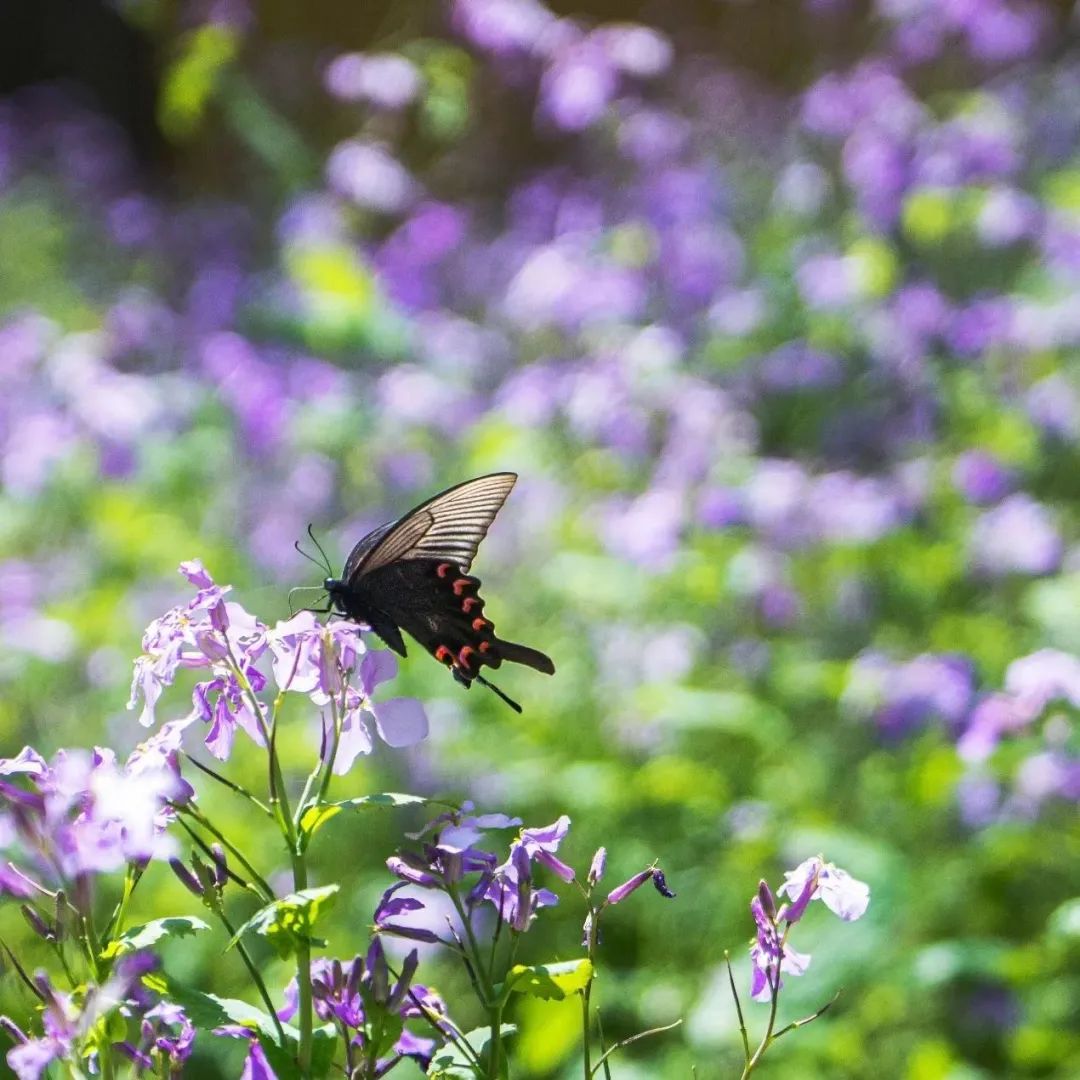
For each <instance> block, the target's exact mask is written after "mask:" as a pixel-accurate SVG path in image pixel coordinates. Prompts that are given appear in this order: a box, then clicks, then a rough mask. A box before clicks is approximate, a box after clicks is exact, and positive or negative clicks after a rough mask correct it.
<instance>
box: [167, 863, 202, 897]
mask: <svg viewBox="0 0 1080 1080" xmlns="http://www.w3.org/2000/svg"><path fill="white" fill-rule="evenodd" d="M169 865H170V866H171V867H172V871H173V873H174V874H175V875H176V876H177V877H178V878H179V879H180V881H181V883H182V884H183V885H184V886H185V888H187V889H188V891H189V892H192V893H194V894H195V895H196V896H202V894H203V887H202V883H201V882H200V881H199V879H198V878H197V877H196V876H195V875H194V874H193V873H192V872H191V871H190V870H189V869H188V868H187V867H186V866H185V865H184V863H183V861H182V860H180V859H178V858H177V857H176V856H175V855H174V856H173V857H172V858H171V859H170V860H169Z"/></svg>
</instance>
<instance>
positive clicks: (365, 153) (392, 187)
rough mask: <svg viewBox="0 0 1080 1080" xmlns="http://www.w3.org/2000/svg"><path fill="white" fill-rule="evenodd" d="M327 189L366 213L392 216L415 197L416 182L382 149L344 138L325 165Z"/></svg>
mask: <svg viewBox="0 0 1080 1080" xmlns="http://www.w3.org/2000/svg"><path fill="white" fill-rule="evenodd" d="M326 176H327V180H328V182H329V184H330V186H331V187H332V188H333V189H334V190H335V191H337V192H338V193H339V194H341V195H344V196H345V197H346V198H347V199H350V200H351V201H352V202H354V203H356V204H357V205H358V206H360V207H362V208H364V209H366V210H374V211H377V212H380V213H384V214H394V213H398V212H399V211H401V210H404V209H406V208H407V207H408V206H409V204H410V203H411V202H412V201H413V200H414V198H415V197H416V194H417V186H416V182H415V181H414V180H413V178H412V177H411V176H410V175H409V172H408V170H407V169H406V168H405V166H404V165H402V164H401V162H399V161H397V160H396V159H395V158H393V157H392V156H391V155H390V153H389V152H388V151H387V150H386V149H385V148H384V147H382V146H377V145H375V144H373V143H365V142H360V141H359V140H357V139H347V140H346V141H345V142H342V143H339V144H338V145H337V146H336V147H335V148H334V151H333V152H332V153H331V155H330V159H329V161H328V162H327V165H326Z"/></svg>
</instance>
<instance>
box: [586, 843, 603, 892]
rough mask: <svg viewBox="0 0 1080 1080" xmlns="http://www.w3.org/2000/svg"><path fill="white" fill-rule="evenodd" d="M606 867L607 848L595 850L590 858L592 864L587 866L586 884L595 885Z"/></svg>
mask: <svg viewBox="0 0 1080 1080" xmlns="http://www.w3.org/2000/svg"><path fill="white" fill-rule="evenodd" d="M606 866H607V848H597V849H596V854H595V855H594V856H593V857H592V863H591V865H590V866H589V877H588V879H587V880H588V882H589V884H590V885H595V884H596V883H597V882H598V881H599V880H600V879H601V878H602V877H603V876H604V868H605V867H606Z"/></svg>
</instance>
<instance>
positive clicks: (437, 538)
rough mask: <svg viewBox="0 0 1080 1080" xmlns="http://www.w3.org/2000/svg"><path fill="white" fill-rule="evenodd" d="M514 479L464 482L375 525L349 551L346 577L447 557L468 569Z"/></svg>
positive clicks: (483, 478)
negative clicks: (404, 561)
mask: <svg viewBox="0 0 1080 1080" xmlns="http://www.w3.org/2000/svg"><path fill="white" fill-rule="evenodd" d="M515 480H517V475H516V474H515V473H492V474H491V475H490V476H481V477H478V478H477V479H475V480H468V481H466V482H465V483H464V484H458V486H457V487H453V488H450V489H449V490H448V491H444V492H442V493H441V494H439V495H436V496H435V497H434V498H432V499H429V500H428V501H427V502H426V503H422V504H421V505H420V506H418V507H416V509H415V510H410V511H409V513H407V514H406V515H405V516H404V517H403V518H401V519H400V520H398V521H396V522H394V523H393V524H392V525H384V526H383V527H382V528H381V529H377V530H376V531H375V533H372V534H371V536H368V537H365V539H364V540H362V541H361V542H360V543H359V544H357V546H356V547H355V548H354V549H353V551H352V554H351V555H350V556H349V560H348V562H347V563H346V565H345V574H344V578H345V580H346V581H347V582H355V581H356V580H357V579H358V578H360V577H363V576H365V575H367V574H370V573H372V572H374V571H375V570H378V569H380V568H382V567H384V566H389V565H390V564H391V563H395V562H398V561H400V560H402V559H432V560H445V561H447V562H450V563H452V564H453V565H454V566H458V567H461V569H462V570H465V571H468V569H469V568H470V566H471V565H472V561H473V559H474V558H476V549H477V548H478V547H479V546H480V541H481V540H483V539H484V537H485V536H486V535H487V531H488V527H489V526H490V525H491V522H492V521H493V520H494V518H495V515H496V514H497V513H498V512H499V509H500V508H501V507H502V504H503V503H504V502H505V501H506V497H507V495H509V494H510V489H511V488H512V487H513V486H514V481H515Z"/></svg>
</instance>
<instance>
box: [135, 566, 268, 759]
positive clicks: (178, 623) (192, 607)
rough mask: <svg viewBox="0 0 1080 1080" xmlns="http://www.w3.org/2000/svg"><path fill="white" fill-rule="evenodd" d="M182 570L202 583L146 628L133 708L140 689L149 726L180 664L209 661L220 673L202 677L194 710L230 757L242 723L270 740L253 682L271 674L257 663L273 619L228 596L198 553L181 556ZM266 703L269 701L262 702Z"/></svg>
mask: <svg viewBox="0 0 1080 1080" xmlns="http://www.w3.org/2000/svg"><path fill="white" fill-rule="evenodd" d="M180 572H181V573H182V574H183V575H184V576H185V577H186V578H187V579H188V581H190V582H191V584H192V585H194V586H195V587H196V588H197V589H198V590H199V591H198V593H196V595H195V598H194V599H193V600H191V601H190V602H189V603H187V604H184V605H180V606H178V607H175V608H172V609H171V610H170V611H167V612H166V613H165V614H164V615H162V616H161V617H160V618H158V619H155V620H154V621H153V622H152V623H151V624H150V625H149V626H148V627H147V629H146V633H145V634H144V635H143V655H142V656H140V657H139V658H138V659H137V660H136V661H135V672H134V675H133V678H132V683H131V699H130V700H129V701H128V708H129V709H133V708H134V707H135V705H136V704H137V703H138V699H139V697H142V700H143V711H142V715H141V716H140V718H139V722H140V723H141V724H143V726H144V727H150V726H152V725H153V723H154V721H155V706H156V704H157V701H158V699H159V698H160V696H161V693H162V690H163V689H164V688H165V687H166V686H169V685H171V684H172V682H173V680H174V679H175V678H176V673H177V672H178V671H179V670H180V669H181V668H196V669H203V668H209V669H210V670H211V672H212V674H213V678H211V679H209V680H208V681H206V682H201V683H199V684H197V685H196V687H195V691H194V693H193V696H192V701H193V708H192V712H191V717H190V718H198V719H201V720H203V721H205V722H206V723H209V724H210V725H211V729H210V732H209V734H208V735H207V738H206V744H207V747H208V748H209V749H210V751H211V753H213V754H214V755H215V756H217V757H219V758H226V757H228V755H229V751H230V750H231V747H232V739H233V734H234V732H235V729H236V728H237V727H238V726H239V727H241V728H243V729H244V731H246V732H247V733H248V735H249V736H250V737H251V738H252V739H254V740H255V741H256V742H257V743H261V742H262V741H263V727H264V723H265V721H263V720H262V719H261V718H260V717H259V716H257V715H256V713H255V712H254V711H253V706H254V704H256V703H253V701H252V698H253V694H252V693H251V692H250V691H252V690H254V691H257V690H259V689H261V688H262V685H263V682H264V679H263V676H262V674H261V672H259V670H258V669H257V668H256V667H255V664H256V662H257V661H258V659H259V657H260V656H261V655H262V653H263V652H264V651H265V649H266V640H267V639H266V627H265V626H263V624H262V623H261V622H259V620H258V619H256V618H255V617H254V616H253V615H251V614H250V613H249V612H247V611H245V610H244V609H243V608H242V607H241V606H240V605H239V604H235V603H231V602H228V601H226V600H225V599H224V598H225V595H226V594H227V593H228V592H229V588H230V587H229V586H218V585H215V584H214V582H213V579H212V578H211V577H210V575H209V574H208V573H207V571H206V569H205V567H204V566H203V565H202V563H201V562H199V560H197V559H194V560H191V561H189V562H185V563H182V564H181V566H180ZM258 708H259V709H260V711H261V710H262V706H261V705H258Z"/></svg>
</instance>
